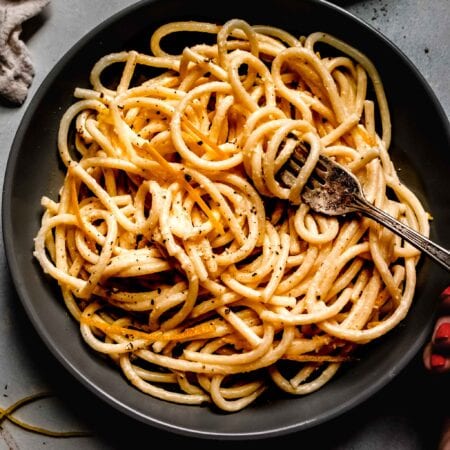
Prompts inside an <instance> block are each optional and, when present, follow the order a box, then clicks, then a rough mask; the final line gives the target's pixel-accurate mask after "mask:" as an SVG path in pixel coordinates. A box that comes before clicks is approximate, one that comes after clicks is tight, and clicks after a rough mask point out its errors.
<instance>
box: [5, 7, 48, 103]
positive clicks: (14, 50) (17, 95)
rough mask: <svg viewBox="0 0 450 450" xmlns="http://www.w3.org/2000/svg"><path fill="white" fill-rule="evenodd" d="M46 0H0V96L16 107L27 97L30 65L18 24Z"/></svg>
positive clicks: (33, 13)
mask: <svg viewBox="0 0 450 450" xmlns="http://www.w3.org/2000/svg"><path fill="white" fill-rule="evenodd" d="M49 1H50V0H0V97H2V98H3V99H5V100H6V101H7V102H9V103H10V104H12V105H16V106H20V105H22V103H23V102H24V101H25V99H26V98H27V94H28V89H29V87H30V85H31V82H32V81H33V77H34V68H33V64H32V61H31V57H30V53H29V51H28V49H27V47H26V45H25V43H24V42H23V41H22V40H21V39H20V33H21V32H22V24H23V23H24V22H25V21H26V20H28V19H30V18H31V17H33V16H35V15H37V14H38V13H39V12H40V11H41V10H42V9H43V8H44V7H45V6H46V5H47V4H48V3H49Z"/></svg>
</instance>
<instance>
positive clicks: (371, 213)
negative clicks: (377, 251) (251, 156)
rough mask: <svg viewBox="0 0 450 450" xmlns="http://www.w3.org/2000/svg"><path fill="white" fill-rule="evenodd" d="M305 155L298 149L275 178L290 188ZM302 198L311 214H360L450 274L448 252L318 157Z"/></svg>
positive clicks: (345, 172) (336, 166)
mask: <svg viewBox="0 0 450 450" xmlns="http://www.w3.org/2000/svg"><path fill="white" fill-rule="evenodd" d="M304 161H305V154H304V150H303V149H302V147H301V145H298V146H297V147H296V149H295V150H294V152H293V154H292V155H291V156H290V158H289V159H288V161H287V162H286V163H285V164H284V166H283V168H282V169H281V170H280V172H279V174H278V177H279V178H280V179H281V181H282V182H283V183H284V184H285V185H286V186H287V187H291V186H292V185H293V184H294V182H295V180H296V177H297V175H298V173H299V171H300V169H301V167H302V165H303V164H304ZM301 197H302V199H303V201H304V202H306V203H307V204H308V205H309V206H310V207H311V208H312V209H313V210H314V211H316V212H319V213H322V214H326V215H329V216H337V215H343V214H347V213H350V212H359V213H361V214H363V215H365V216H367V217H370V218H371V219H373V220H375V221H377V222H378V223H380V224H382V225H383V226H385V227H387V228H389V229H390V230H391V231H393V232H394V233H396V234H398V235H399V236H401V237H402V238H404V239H405V240H406V241H408V242H409V243H410V244H412V245H413V246H414V247H416V248H417V249H419V250H421V251H423V252H424V253H426V254H427V255H428V256H430V257H431V258H432V259H433V260H434V261H436V262H437V263H439V264H440V265H441V266H442V267H444V268H445V269H447V270H448V271H450V252H449V251H448V250H446V249H445V248H442V247H441V246H439V245H437V244H436V243H434V242H433V241H431V240H430V239H428V238H426V237H425V236H423V235H422V234H420V233H418V232H417V231H415V230H413V229H412V228H410V227H408V226H406V225H404V224H403V223H401V222H399V221H398V220H396V219H394V218H393V217H392V216H391V215H389V214H387V213H386V212H384V211H383V210H381V209H379V208H377V207H376V206H374V205H372V204H371V203H370V202H369V201H368V200H367V199H366V198H365V197H364V194H363V191H362V188H361V185H360V183H359V181H358V179H357V178H356V177H355V176H354V175H353V174H352V173H351V172H349V171H348V170H347V169H346V168H344V167H343V166H341V165H340V164H338V163H336V162H335V161H333V160H332V159H330V158H328V157H326V156H323V155H321V156H320V157H319V161H318V162H317V164H316V167H315V169H314V171H313V172H312V174H311V176H310V178H309V180H308V183H307V184H306V185H305V186H304V187H303V190H302V193H301Z"/></svg>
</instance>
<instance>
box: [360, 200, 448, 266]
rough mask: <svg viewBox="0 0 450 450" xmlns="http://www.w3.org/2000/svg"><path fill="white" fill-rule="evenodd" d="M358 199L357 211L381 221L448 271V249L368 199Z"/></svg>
mask: <svg viewBox="0 0 450 450" xmlns="http://www.w3.org/2000/svg"><path fill="white" fill-rule="evenodd" d="M359 200H360V201H359V202H356V204H355V205H354V206H355V208H356V209H357V210H358V211H359V212H361V213H363V214H364V215H366V216H368V217H370V218H371V219H374V220H376V221H377V222H378V223H381V224H382V225H384V226H385V227H387V228H389V229H390V230H391V231H393V232H394V233H396V234H398V235H400V236H401V237H403V238H404V239H405V240H407V241H408V242H409V243H410V244H412V245H413V246H414V247H416V248H418V249H419V250H422V251H423V252H424V253H426V254H427V255H428V256H430V257H431V258H432V259H434V260H435V261H436V262H437V263H439V264H440V265H441V266H442V267H444V268H445V269H447V270H448V271H449V272H450V252H449V251H448V250H446V249H445V248H442V247H440V246H439V245H437V244H436V243H434V242H433V241H431V240H430V239H428V238H426V237H425V236H424V235H423V234H420V233H418V232H417V231H416V230H413V229H412V228H410V227H408V226H407V225H404V224H403V223H401V222H399V221H398V220H396V219H394V218H393V217H392V216H391V215H389V214H387V213H385V212H384V211H382V210H381V209H379V208H377V207H376V206H374V205H372V204H371V203H369V202H368V201H366V200H363V199H359Z"/></svg>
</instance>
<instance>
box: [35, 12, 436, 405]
mask: <svg viewBox="0 0 450 450" xmlns="http://www.w3.org/2000/svg"><path fill="white" fill-rule="evenodd" d="M181 31H183V32H192V33H201V34H199V36H201V37H202V38H203V37H204V36H206V35H207V36H208V38H211V37H212V38H213V40H212V41H211V42H209V41H208V42H209V43H199V44H197V45H192V46H189V47H185V48H184V49H183V51H182V52H181V54H177V55H172V54H169V53H166V52H165V51H163V49H162V46H161V42H162V40H163V39H164V38H166V36H168V35H173V34H174V33H177V32H181ZM205 41H206V39H205ZM199 42H204V41H201V40H200V41H199ZM150 48H151V54H143V53H139V52H136V51H124V52H120V53H114V54H109V55H106V56H105V57H103V58H101V59H100V60H99V61H98V62H97V63H96V64H95V66H94V67H93V69H92V72H91V78H90V81H91V84H92V88H91V89H84V88H77V89H76V90H75V96H76V97H77V98H78V101H77V102H76V103H74V104H73V105H72V106H71V107H70V108H69V109H68V110H67V111H66V112H65V114H64V116H63V118H62V120H61V123H60V130H59V137H58V148H59V154H60V158H61V160H62V162H63V163H64V165H65V167H66V169H67V171H66V176H65V179H64V184H63V186H62V187H61V191H60V196H59V198H58V199H57V200H51V199H50V198H48V197H46V196H44V197H43V199H42V205H43V207H44V209H45V213H44V214H43V217H42V223H41V228H40V230H39V232H38V234H37V236H36V239H35V252H34V255H35V257H36V258H37V260H38V261H39V263H40V265H41V266H42V269H43V270H44V271H45V272H46V273H47V274H48V275H49V276H50V277H51V278H53V279H55V280H56V281H57V282H58V284H59V286H60V289H61V292H62V296H63V298H64V301H65V304H66V306H67V308H68V310H69V311H70V313H71V314H72V315H73V317H74V318H75V319H76V320H77V321H78V322H79V323H80V331H81V334H82V336H83V339H84V340H85V342H86V343H87V344H88V345H89V346H90V347H92V348H93V349H94V350H95V351H97V352H99V353H102V354H105V355H108V356H109V357H110V358H111V360H112V361H113V362H114V363H115V364H117V366H118V367H119V368H120V369H121V370H122V372H123V374H124V376H125V377H126V379H127V380H128V381H129V382H130V383H131V384H132V385H134V386H135V387H136V388H138V389H140V390H141V391H143V392H145V393H147V394H150V395H152V396H155V397H158V398H161V399H164V400H167V401H171V402H177V403H184V404H201V403H204V402H212V403H213V404H214V405H216V407H218V408H220V409H221V410H224V411H230V412H231V411H238V410H241V409H242V408H245V407H246V406H247V405H249V404H250V403H252V402H253V401H254V400H255V399H256V398H258V397H259V396H260V395H261V393H263V392H264V391H265V389H266V388H267V387H269V386H270V385H276V386H278V387H279V388H280V389H281V390H283V391H285V392H288V393H291V394H295V395H302V394H307V393H310V392H313V391H315V390H317V389H319V388H320V387H321V386H323V385H324V384H325V383H327V382H328V381H329V380H330V379H331V378H332V377H333V376H334V374H335V373H336V372H337V370H338V368H339V366H340V365H341V364H342V363H343V362H344V361H347V360H349V358H350V357H351V355H352V353H353V352H354V350H355V349H356V348H358V347H359V346H360V345H363V344H366V343H368V342H370V341H372V340H374V339H377V338H379V337H380V336H382V335H384V334H385V333H387V332H388V331H389V330H391V329H392V328H393V327H395V326H396V325H397V324H398V323H399V322H400V321H401V320H402V319H403V318H404V317H405V316H406V314H407V312H408V310H409V308H410V305H411V302H412V299H413V294H414V289H415V281H416V264H417V261H418V258H419V256H420V255H419V253H418V251H417V250H416V249H414V248H412V247H411V246H410V245H409V244H407V243H405V242H403V241H402V240H401V239H400V238H399V237H397V236H394V235H393V234H392V233H391V232H389V231H388V230H385V229H383V228H382V227H381V226H380V225H377V224H376V223H374V222H373V221H370V220H369V219H362V218H358V217H346V218H345V219H338V218H330V217H324V216H321V215H319V214H316V213H314V212H312V211H311V210H310V209H309V208H308V206H307V205H306V204H303V203H301V202H300V192H301V190H302V187H303V186H304V184H305V183H306V182H307V179H308V176H309V174H310V173H311V171H312V170H313V168H314V166H315V164H316V162H317V159H318V156H319V154H324V155H327V156H329V157H331V158H333V159H335V160H337V161H338V162H339V163H341V164H342V165H345V166H346V167H348V168H349V169H350V170H351V171H352V172H353V173H355V175H356V176H357V177H358V178H359V179H360V181H361V183H362V185H363V188H364V191H365V195H366V197H367V198H368V200H369V201H371V202H373V203H374V204H375V205H377V206H378V207H380V208H382V209H384V210H385V211H387V212H389V213H390V214H391V215H393V216H394V217H396V218H397V219H399V220H401V221H403V222H405V223H407V224H408V225H409V226H411V227H413V228H414V229H417V230H418V231H420V232H421V233H422V234H424V235H428V232H429V230H428V218H427V214H426V213H425V211H424V209H423V207H422V205H421V204H420V202H419V201H418V199H417V198H416V197H415V196H414V195H413V193H412V192H411V191H410V190H408V189H407V188H406V187H405V186H404V185H403V184H402V183H401V182H400V181H399V178H398V177H397V174H396V171H395V168H394V166H393V164H392V162H391V160H390V157H389V153H388V148H389V143H390V133H391V130H390V120H389V110H388V106H387V102H386V99H385V95H384V91H383V85H382V82H381V80H380V77H379V75H378V73H377V71H376V69H375V67H374V66H373V64H372V63H371V62H370V61H369V59H368V58H367V57H365V56H364V55H363V54H361V53H360V52H359V51H358V50H356V49H354V48H352V47H350V46H349V45H347V44H346V43H344V42H342V41H340V40H338V39H336V38H335V37H333V36H330V35H329V34H326V33H322V32H317V33H313V34H310V35H308V36H306V37H301V38H296V37H294V36H293V35H291V34H289V33H287V32H286V31H284V30H281V29H278V28H274V27H270V26H251V25H250V24H248V23H247V22H245V21H243V20H240V19H233V20H230V21H228V22H227V23H225V24H224V25H222V26H219V25H215V24H210V23H203V22H194V21H192V22H176V23H169V24H167V25H164V26H162V27H160V28H159V29H158V30H156V31H155V33H154V34H153V35H152V37H151V42H150ZM319 50H320V51H323V52H324V55H326V54H328V55H329V56H323V55H321V54H320V53H319ZM110 66H115V67H121V71H120V73H121V76H120V81H119V82H118V83H117V85H115V86H108V87H107V86H105V85H104V84H103V81H102V76H103V74H104V73H105V71H106V70H107V69H108V68H109V67H110ZM142 67H145V68H146V70H149V69H152V70H154V75H152V76H148V75H147V77H145V79H142V76H138V74H139V73H140V68H142ZM369 82H371V84H369ZM368 86H371V89H372V91H373V93H374V99H372V100H371V99H369V98H368V95H367V92H368V90H369V89H368ZM375 106H376V107H377V109H376V108H375ZM378 117H379V120H380V124H379V125H377V123H376V122H377V121H378ZM378 128H380V129H381V131H378ZM299 142H301V143H302V145H303V146H304V147H305V148H307V149H308V150H309V153H308V157H307V160H306V162H305V165H304V167H303V168H302V171H301V172H300V174H299V176H298V178H297V181H296V183H295V186H294V187H293V188H292V189H288V188H286V186H283V185H282V184H280V182H279V180H278V179H277V174H278V173H279V172H280V170H281V169H282V167H283V165H284V163H285V162H286V161H287V160H288V158H289V157H290V155H291V154H292V152H293V150H294V148H295V147H296V145H298V143H299ZM388 193H389V195H388Z"/></svg>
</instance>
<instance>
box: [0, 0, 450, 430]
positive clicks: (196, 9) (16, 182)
mask: <svg viewBox="0 0 450 450" xmlns="http://www.w3.org/2000/svg"><path fill="white" fill-rule="evenodd" d="M233 17H239V18H243V19H246V20H248V21H249V22H250V23H252V24H256V23H265V24H272V25H276V26H279V27H282V28H284V29H287V30H291V31H293V32H294V33H295V34H297V35H300V34H307V33H310V32H312V31H327V32H330V33H332V34H334V35H336V36H337V37H340V38H342V39H344V40H345V41H347V42H349V43H350V44H352V45H354V46H355V47H357V48H359V49H360V50H361V51H363V52H364V53H366V54H367V55H368V56H369V57H370V58H371V59H372V60H373V62H374V63H375V65H376V66H377V67H378V68H379V70H380V73H381V76H382V79H383V81H384V83H385V88H386V94H387V97H388V100H389V104H390V107H391V113H392V122H393V132H394V134H393V144H392V150H391V152H392V155H393V158H394V161H395V162H396V164H397V167H399V168H401V169H402V172H401V174H402V178H403V180H404V181H405V182H406V183H407V184H408V185H409V186H411V187H412V188H413V189H414V190H415V191H416V193H417V194H418V195H419V197H420V199H421V200H422V201H423V202H424V203H425V204H426V205H427V207H428V208H429V211H430V212H431V213H432V215H433V217H434V220H433V222H432V232H431V237H432V238H433V239H434V240H435V241H437V242H438V243H440V244H441V245H443V246H444V247H447V248H448V247H450V234H449V233H448V224H449V223H450V207H449V205H450V190H449V189H445V188H444V186H445V185H446V183H447V182H448V175H449V168H450V152H449V150H448V149H449V142H450V130H449V124H448V120H447V118H446V116H445V114H444V112H443V110H442V108H441V106H440V104H439V102H438V100H437V99H436V98H435V96H434V94H433V92H432V91H431V89H430V88H429V86H428V85H427V83H426V82H425V81H424V79H423V78H422V76H421V75H420V74H419V73H418V71H417V70H416V69H415V67H414V66H413V65H412V64H411V62H410V61H409V60H408V59H407V58H406V57H405V55H403V54H402V53H401V52H400V51H399V49H398V48H396V47H395V46H394V45H393V44H392V43H390V42H389V41H388V40H387V39H386V38H384V37H383V36H382V35H380V34H379V33H378V32H377V31H375V30H374V29H373V28H371V27H370V26H369V25H367V24H366V23H364V22H362V21H361V20H359V19H357V18H355V17H354V16H352V15H350V14H349V13H347V12H346V11H344V10H343V9H341V8H339V7H336V6H333V5H331V4H327V3H326V2H322V1H315V0H266V1H265V2H264V3H263V4H262V5H261V6H260V7H258V8H255V6H254V2H245V1H242V0H227V1H226V2H218V3H217V4H215V5H214V6H213V4H212V3H211V1H210V0H207V1H206V0H196V1H184V0H164V1H143V2H140V3H137V4H136V5H133V6H131V7H129V8H127V9H125V10H124V11H122V12H120V13H119V14H117V15H115V16H113V17H112V18H110V19H109V20H107V21H105V22H104V23H102V24H101V25H99V26H98V27H97V28H95V29H94V30H92V31H91V32H90V33H89V34H87V35H86V36H85V37H84V38H83V39H82V40H81V41H80V42H79V43H77V44H76V45H75V46H74V47H73V48H72V49H71V50H70V51H69V52H68V53H67V54H66V55H65V56H64V58H62V59H61V61H59V62H58V64H56V66H55V67H54V69H53V70H52V71H51V72H50V74H49V75H48V77H47V78H46V79H45V81H44V82H43V83H42V85H41V87H40V88H39V90H38V91H37V93H36V95H35V97H34V98H33V100H32V101H31V103H30V106H29V108H28V110H27V111H26V113H25V116H24V118H23V120H22V123H21V125H20V127H19V129H18V131H17V135H16V137H15V140H14V143H13V146H12V148H11V152H10V157H9V160H8V165H7V170H6V177H5V182H4V190H3V211H2V219H3V233H4V240H5V248H6V255H7V260H8V264H9V268H10V271H11V274H12V278H13V280H14V283H15V287H16V289H17V292H18V294H19V296H20V299H21V301H22V302H23V305H24V307H25V310H26V312H27V314H28V315H29V318H30V320H31V322H32V324H33V325H34V327H35V328H36V330H37V332H38V333H39V335H40V336H41V337H42V339H43V341H44V342H45V344H46V345H47V346H48V348H49V350H50V351H51V352H52V353H53V354H54V355H55V356H56V358H57V359H58V360H59V361H60V362H61V364H62V365H63V366H64V367H65V368H66V369H67V370H68V371H69V372H70V373H71V374H72V375H74V376H75V378H77V379H78V380H79V381H80V382H81V383H83V384H84V385H85V386H86V387H87V388H88V389H89V390H91V391H92V392H94V393H95V394H96V395H97V396H98V397H99V398H101V399H103V400H104V401H106V402H107V403H108V404H110V405H112V406H113V407H114V408H116V409H117V410H119V411H121V412H123V413H125V414H127V415H129V416H131V417H132V418H135V419H137V420H139V421H142V422H144V423H147V424H149V425H152V426H155V427H157V428H161V429H164V430H166V431H171V432H175V433H178V434H181V435H190V436H194V437H203V438H212V439H256V438H262V437H273V436H279V435H284V434H287V433H291V432H294V431H298V430H305V429H307V428H311V427H313V426H317V425H319V424H321V423H324V422H325V421H328V420H330V419H332V418H335V417H337V416H339V415H341V414H343V413H344V412H346V411H349V410H350V409H351V408H353V407H355V406H357V405H359V404H360V403H362V402H363V401H364V400H366V399H368V398H369V397H370V396H372V395H373V394H374V393H376V392H377V391H378V390H380V389H381V388H382V387H383V386H385V385H386V384H387V383H389V382H390V381H391V380H392V379H393V378H394V377H396V376H397V375H398V374H399V373H400V372H401V371H402V369H403V368H404V367H405V366H406V365H407V364H408V362H409V361H411V359H412V358H413V357H414V356H415V355H416V354H417V353H418V351H419V349H420V348H421V346H422V345H423V344H424V342H425V339H426V337H427V336H428V334H429V332H430V330H431V324H432V317H433V314H434V311H435V305H436V304H435V302H434V301H430V299H434V298H437V295H438V294H439V292H440V290H441V289H442V288H443V286H444V285H445V283H446V274H445V273H444V271H443V270H442V269H440V268H439V267H437V266H435V265H433V263H431V262H430V261H429V260H427V259H424V261H423V262H422V264H421V266H420V270H419V280H418V287H417V294H416V296H415V300H414V305H413V307H412V308H411V310H410V313H409V315H408V317H407V318H406V319H405V320H404V321H403V323H402V324H401V325H400V326H398V327H397V328H396V329H395V330H393V331H392V332H391V333H389V334H388V335H387V336H385V337H384V338H383V339H380V340H379V342H376V343H374V344H373V345H370V346H368V347H367V348H366V349H365V351H364V352H363V353H362V358H361V360H360V361H358V363H356V364H353V365H349V366H347V367H344V368H343V369H342V370H341V371H340V372H339V374H338V375H337V376H336V377H335V379H333V380H332V381H331V382H330V383H328V384H327V385H326V386H324V387H323V388H322V389H320V390H319V391H317V392H315V393H313V394H310V395H308V396H304V397H298V398H297V397H296V398H292V397H287V396H285V395H281V394H279V393H277V392H273V393H270V394H268V395H267V396H265V397H263V398H261V399H260V400H259V401H257V402H256V403H255V404H253V405H251V406H250V407H248V408H247V409H245V410H243V411H240V412H238V413H234V414H223V413H220V412H217V411H215V410H212V409H210V408H208V407H194V406H181V405H175V404H171V403H166V402H163V401H161V400H157V399H154V398H152V397H149V396H147V395H144V394H142V393H141V392H139V391H137V390H136V389H135V388H133V387H131V386H129V385H128V384H127V382H126V381H125V380H124V379H123V378H122V376H121V375H120V373H119V372H117V371H116V370H114V369H113V368H111V366H110V365H109V364H107V363H106V362H105V361H104V360H103V359H102V358H100V357H98V356H97V355H95V354H93V353H92V352H90V351H89V350H88V349H87V348H86V346H85V345H84V344H83V342H82V340H81V338H80V336H79V331H78V327H77V324H76V323H75V322H74V321H73V320H72V319H71V317H69V315H68V314H67V312H66V310H65V307H64V305H63V303H62V300H61V299H60V295H59V292H58V288H57V287H56V286H55V284H54V283H52V282H51V280H49V279H48V278H46V277H45V276H43V274H42V271H41V269H40V267H39V266H38V265H37V263H36V261H35V260H34V259H33V256H32V250H33V238H34V236H35V235H36V233H37V230H38V228H39V224H40V217H41V212H42V211H41V207H40V198H41V196H42V195H43V194H46V195H50V196H52V197H53V198H56V194H57V191H58V188H59V185H60V183H61V181H62V177H63V172H62V171H61V166H60V164H59V161H58V156H57V151H56V136H57V129H58V122H59V119H60V117H61V115H62V112H63V111H64V110H65V109H66V108H67V107H69V105H70V104H71V103H72V102H73V98H72V92H73V90H74V87H75V86H87V85H88V75H89V71H90V68H91V66H92V65H93V63H94V62H95V61H96V60H97V59H98V58H100V57H101V56H103V55H104V54H106V53H108V52H113V51H119V50H122V49H128V48H139V49H145V48H146V45H147V43H148V39H149V37H150V35H151V33H152V31H153V30H154V29H155V27H157V26H158V25H160V24H162V23H165V22H168V21H174V20H183V19H195V20H208V21H215V22H224V21H225V20H227V19H231V18H233Z"/></svg>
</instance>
